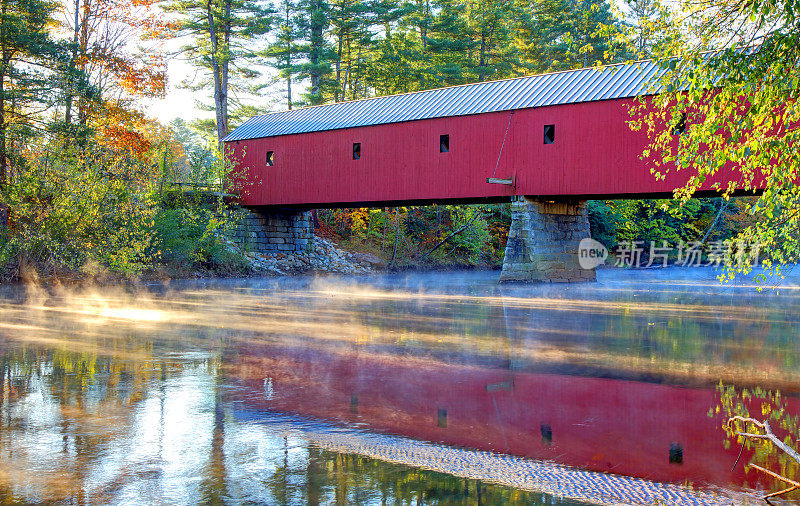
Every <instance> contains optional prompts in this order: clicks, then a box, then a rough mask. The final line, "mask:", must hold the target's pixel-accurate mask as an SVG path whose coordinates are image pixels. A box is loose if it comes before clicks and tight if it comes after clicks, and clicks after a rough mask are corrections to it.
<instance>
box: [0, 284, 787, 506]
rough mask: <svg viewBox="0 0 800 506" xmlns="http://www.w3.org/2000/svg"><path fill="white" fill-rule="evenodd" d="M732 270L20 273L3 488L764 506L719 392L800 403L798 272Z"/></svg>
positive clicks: (301, 499) (1, 342)
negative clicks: (112, 277)
mask: <svg viewBox="0 0 800 506" xmlns="http://www.w3.org/2000/svg"><path fill="white" fill-rule="evenodd" d="M714 276H715V273H714V272H713V271H711V270H706V269H699V268H697V269H678V268H670V269H665V270H640V271H619V270H601V271H599V272H598V282H597V283H591V284H576V285H530V286H525V285H512V286H506V285H498V284H497V282H496V281H497V277H498V273H497V272H481V271H475V272H472V271H469V272H464V271H460V272H445V273H410V274H387V275H375V276H362V277H296V278H288V277H287V278H269V279H247V280H206V281H191V282H190V281H186V282H173V283H171V284H169V285H160V284H153V285H147V286H143V287H141V288H139V289H136V290H132V289H123V288H118V289H112V288H103V289H100V288H98V289H80V290H77V289H63V290H55V291H53V290H50V291H44V290H41V289H35V288H20V287H16V288H14V287H12V288H8V287H7V288H6V289H5V291H3V292H0V315H1V316H0V501H2V502H23V503H31V502H34V503H36V502H59V501H61V502H73V503H90V504H94V503H103V504H105V503H134V504H142V503H168V504H173V503H175V504H196V503H201V502H205V503H219V502H225V503H266V504H298V503H304V504H305V503H308V504H332V503H338V504H354V503H358V504H379V503H381V504H385V503H395V504H398V503H399V504H410V503H415V504H451V503H459V504H460V503H469V504H498V503H524V504H559V505H562V504H564V505H566V504H692V505H711V504H714V505H716V504H731V503H739V502H746V499H744V498H743V497H742V496H741V495H740V494H739V492H741V491H743V490H745V489H746V488H753V487H755V488H758V487H762V486H768V485H769V483H767V482H763V481H760V480H761V479H760V478H759V477H757V476H756V475H755V473H754V472H752V471H751V472H750V473H747V474H745V473H744V471H743V466H742V465H741V464H739V466H737V469H735V470H733V471H732V470H731V467H732V466H733V463H734V461H735V460H736V456H737V453H738V447H727V448H726V446H725V445H724V444H723V443H724V440H725V435H724V433H723V432H722V430H721V429H720V426H721V423H722V421H721V419H720V416H719V415H715V414H714V407H715V406H716V405H717V403H718V402H719V392H718V391H717V389H716V385H718V384H719V383H720V382H723V383H725V384H733V383H735V384H737V385H739V386H742V387H753V386H763V387H768V388H779V389H781V391H782V392H783V395H784V398H785V399H788V404H789V409H793V410H796V409H797V407H798V406H800V403H798V401H797V399H796V396H797V395H798V393H800V367H798V366H799V365H800V346H799V344H800V336H798V329H800V326H798V318H800V307H799V306H800V282H798V279H795V278H792V277H790V278H789V279H787V280H785V281H783V282H782V283H781V285H780V287H779V289H777V290H773V289H771V288H768V289H767V290H765V291H764V292H761V293H759V292H758V291H757V290H756V288H755V287H754V286H752V285H751V284H748V283H747V282H742V281H740V282H737V283H734V284H727V285H721V284H720V283H719V282H718V281H717V280H716V279H715V277H714ZM755 503H756V502H754V504H755Z"/></svg>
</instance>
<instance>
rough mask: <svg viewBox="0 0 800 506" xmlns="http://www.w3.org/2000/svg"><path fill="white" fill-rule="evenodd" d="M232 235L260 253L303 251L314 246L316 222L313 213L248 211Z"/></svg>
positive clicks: (240, 242) (241, 243) (248, 247)
mask: <svg viewBox="0 0 800 506" xmlns="http://www.w3.org/2000/svg"><path fill="white" fill-rule="evenodd" d="M231 236H232V239H233V240H234V241H236V242H237V243H238V244H240V245H241V246H243V247H245V248H247V249H249V250H252V251H256V252H258V253H275V252H286V253H292V252H303V251H308V250H309V249H311V248H312V246H313V244H314V223H313V219H312V217H311V211H297V210H273V209H248V210H247V211H246V213H245V216H244V218H243V219H242V220H241V222H240V223H239V225H238V226H237V227H236V228H234V230H233V231H232V233H231Z"/></svg>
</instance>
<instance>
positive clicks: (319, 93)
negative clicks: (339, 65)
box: [298, 0, 336, 105]
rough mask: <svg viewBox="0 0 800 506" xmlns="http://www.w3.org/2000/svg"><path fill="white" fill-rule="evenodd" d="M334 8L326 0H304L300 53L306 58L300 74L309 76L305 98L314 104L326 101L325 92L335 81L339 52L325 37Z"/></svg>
mask: <svg viewBox="0 0 800 506" xmlns="http://www.w3.org/2000/svg"><path fill="white" fill-rule="evenodd" d="M330 9H331V7H330V5H329V4H328V2H327V1H326V0H301V1H300V11H301V15H300V17H299V25H298V26H299V28H300V33H302V40H303V41H304V42H303V44H301V45H299V46H298V57H299V58H300V59H301V60H302V61H303V63H302V64H301V65H300V73H299V77H300V78H301V79H308V80H309V87H308V91H307V92H306V93H305V96H304V98H305V102H307V103H309V104H311V105H317V104H321V103H323V102H324V101H325V96H324V92H325V91H327V90H330V89H332V88H333V86H334V85H335V84H334V81H333V80H332V79H331V77H330V74H331V69H332V66H333V62H334V60H335V59H336V52H335V51H334V50H333V49H332V47H331V45H330V43H329V42H328V40H326V39H325V33H326V32H327V30H328V27H329V26H330V18H329V15H330Z"/></svg>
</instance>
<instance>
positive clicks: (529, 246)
mask: <svg viewBox="0 0 800 506" xmlns="http://www.w3.org/2000/svg"><path fill="white" fill-rule="evenodd" d="M587 237H590V232H589V215H588V213H587V210H586V202H571V203H565V202H555V203H554V202H540V201H536V200H532V199H528V198H524V199H520V200H517V201H514V202H513V203H512V206H511V228H510V229H509V232H508V243H507V244H506V252H505V258H504V259H503V271H502V273H501V274H500V281H501V282H509V281H524V282H573V281H594V280H595V279H596V278H595V272H594V269H583V268H581V266H580V264H579V263H578V244H579V243H580V241H581V239H584V238H587Z"/></svg>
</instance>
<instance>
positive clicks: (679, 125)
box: [672, 112, 686, 135]
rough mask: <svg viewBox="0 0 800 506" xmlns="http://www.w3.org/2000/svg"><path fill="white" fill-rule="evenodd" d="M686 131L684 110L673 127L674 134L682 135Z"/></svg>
mask: <svg viewBox="0 0 800 506" xmlns="http://www.w3.org/2000/svg"><path fill="white" fill-rule="evenodd" d="M683 133H686V113H685V112H682V113H681V117H680V118H678V121H676V122H675V127H674V128H673V129H672V135H681V134H683Z"/></svg>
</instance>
